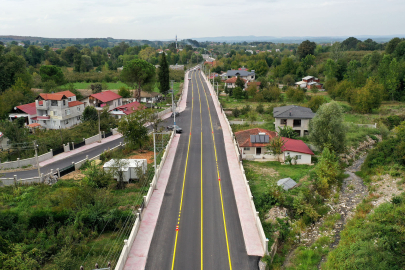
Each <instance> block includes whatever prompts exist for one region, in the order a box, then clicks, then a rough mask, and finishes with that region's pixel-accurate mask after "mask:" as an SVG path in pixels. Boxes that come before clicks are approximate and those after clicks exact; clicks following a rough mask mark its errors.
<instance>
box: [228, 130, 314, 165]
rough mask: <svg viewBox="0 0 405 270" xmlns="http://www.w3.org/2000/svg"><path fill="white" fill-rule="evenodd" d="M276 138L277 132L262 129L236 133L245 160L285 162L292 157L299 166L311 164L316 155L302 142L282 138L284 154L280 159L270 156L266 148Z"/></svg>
mask: <svg viewBox="0 0 405 270" xmlns="http://www.w3.org/2000/svg"><path fill="white" fill-rule="evenodd" d="M276 136H277V133H276V132H274V131H269V130H266V129H262V128H253V129H248V130H243V131H238V132H235V137H236V141H237V142H238V145H239V149H240V153H241V155H242V158H243V159H249V160H255V159H266V160H269V161H277V160H280V161H282V162H284V160H285V157H286V156H290V157H292V158H294V157H295V158H296V161H297V164H311V156H312V155H314V153H313V152H312V151H311V149H309V147H308V146H307V145H306V144H305V143H304V142H303V141H301V140H293V139H289V138H284V137H282V139H283V141H284V146H283V154H282V155H281V156H280V157H277V156H275V155H272V154H270V153H269V152H268V150H267V148H266V146H267V145H268V144H269V142H270V141H271V140H272V139H273V138H274V137H276Z"/></svg>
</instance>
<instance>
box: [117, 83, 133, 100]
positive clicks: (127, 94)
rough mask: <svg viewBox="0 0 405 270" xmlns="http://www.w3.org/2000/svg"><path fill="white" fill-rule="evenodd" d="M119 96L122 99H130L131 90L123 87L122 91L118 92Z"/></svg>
mask: <svg viewBox="0 0 405 270" xmlns="http://www.w3.org/2000/svg"><path fill="white" fill-rule="evenodd" d="M118 95H120V96H121V97H122V98H130V97H131V91H129V89H128V88H126V87H125V86H121V87H120V90H118Z"/></svg>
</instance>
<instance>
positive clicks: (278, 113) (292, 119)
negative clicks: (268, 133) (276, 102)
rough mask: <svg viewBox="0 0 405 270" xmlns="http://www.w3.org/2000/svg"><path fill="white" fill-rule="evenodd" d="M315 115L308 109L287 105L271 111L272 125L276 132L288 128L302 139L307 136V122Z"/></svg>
mask: <svg viewBox="0 0 405 270" xmlns="http://www.w3.org/2000/svg"><path fill="white" fill-rule="evenodd" d="M314 116H315V113H313V112H312V110H311V109H310V108H306V107H301V106H296V105H289V106H283V107H275V108H274V109H273V117H274V119H275V122H274V125H275V128H276V130H278V128H279V127H285V126H289V127H292V129H293V130H294V131H295V132H297V134H298V135H299V136H300V137H302V136H304V135H308V134H309V133H308V128H309V121H310V120H311V119H312V118H314Z"/></svg>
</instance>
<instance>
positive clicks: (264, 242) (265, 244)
mask: <svg viewBox="0 0 405 270" xmlns="http://www.w3.org/2000/svg"><path fill="white" fill-rule="evenodd" d="M202 74H203V77H204V79H205V81H206V83H207V85H208V87H209V88H210V89H211V91H212V92H213V93H214V95H212V96H216V92H215V90H214V89H213V88H212V85H211V84H210V82H209V81H208V79H207V77H206V76H205V74H204V73H202ZM212 100H213V101H214V102H216V103H217V105H218V106H219V108H221V113H222V115H223V117H224V119H225V122H226V124H227V126H228V130H229V133H230V135H231V138H232V142H233V146H234V148H235V153H236V154H237V155H238V158H239V169H240V170H241V173H242V176H243V180H244V183H245V186H246V190H247V192H248V196H249V198H250V207H251V209H252V213H253V216H254V217H255V223H256V227H257V230H258V231H259V235H260V240H261V242H262V246H263V250H264V254H266V255H268V254H269V250H268V242H269V239H267V238H266V235H265V233H264V229H263V225H262V222H261V220H260V218H259V212H257V211H256V206H255V203H254V201H253V195H252V192H251V190H250V186H249V181H248V180H247V179H246V175H245V169H244V168H243V164H242V161H241V154H240V152H239V147H238V143H237V141H236V139H235V135H234V134H233V131H232V128H231V125H230V123H229V120H228V118H227V117H226V114H225V112H224V110H223V109H222V107H221V104H220V103H219V100H218V97H217V98H215V99H214V98H213V99H212Z"/></svg>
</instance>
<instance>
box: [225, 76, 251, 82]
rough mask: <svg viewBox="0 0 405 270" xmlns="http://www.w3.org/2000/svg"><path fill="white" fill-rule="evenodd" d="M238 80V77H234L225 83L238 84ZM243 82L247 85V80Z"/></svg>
mask: <svg viewBox="0 0 405 270" xmlns="http://www.w3.org/2000/svg"><path fill="white" fill-rule="evenodd" d="M237 79H238V77H233V78H230V79H228V80H226V81H225V83H236V80H237ZM242 80H243V82H244V83H246V80H245V79H242Z"/></svg>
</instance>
